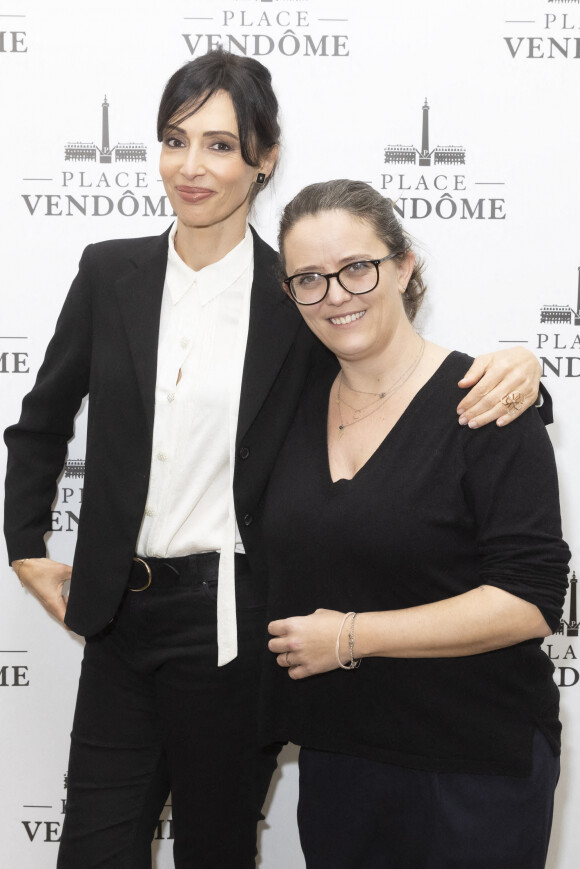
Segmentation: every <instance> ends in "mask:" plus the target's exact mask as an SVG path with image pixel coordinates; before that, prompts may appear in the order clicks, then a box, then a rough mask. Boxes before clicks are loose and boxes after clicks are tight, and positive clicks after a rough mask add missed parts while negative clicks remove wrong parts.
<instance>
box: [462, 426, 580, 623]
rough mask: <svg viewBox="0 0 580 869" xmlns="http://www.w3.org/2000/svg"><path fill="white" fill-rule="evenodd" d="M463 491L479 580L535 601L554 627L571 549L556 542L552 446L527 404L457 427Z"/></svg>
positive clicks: (557, 514) (557, 521)
mask: <svg viewBox="0 0 580 869" xmlns="http://www.w3.org/2000/svg"><path fill="white" fill-rule="evenodd" d="M463 448H464V457H465V462H466V470H465V475H464V481H463V485H464V491H465V496H466V499H467V501H468V503H469V504H470V506H471V508H472V510H473V514H474V516H475V521H476V526H477V546H478V554H479V557H480V564H481V567H480V576H481V582H482V584H485V585H492V586H496V587H498V588H502V589H504V590H505V591H507V592H510V593H511V594H514V595H516V596H517V597H521V598H523V599H524V600H527V601H529V602H530V603H533V604H535V605H536V606H537V607H538V609H539V610H540V612H541V613H542V615H543V617H544V619H545V620H546V622H547V624H548V625H549V626H550V628H551V629H552V631H555V630H557V628H558V627H559V624H560V619H561V617H562V608H563V604H564V598H565V594H566V587H567V574H568V560H569V558H570V551H569V549H568V547H567V545H566V543H565V542H564V541H563V540H562V528H561V520H560V505H559V495H558V479H557V473H556V465H555V461H554V451H553V449H552V445H551V443H550V440H549V438H548V435H547V433H546V431H545V428H544V425H543V424H542V422H541V420H540V418H539V415H538V413H537V412H536V411H535V410H534V409H531V410H530V411H529V412H528V413H525V414H523V416H521V417H520V418H519V419H517V420H516V421H514V422H513V423H512V424H511V425H509V426H507V427H505V428H498V427H497V426H491V425H490V426H486V427H485V428H482V429H478V430H476V431H468V430H464V443H463Z"/></svg>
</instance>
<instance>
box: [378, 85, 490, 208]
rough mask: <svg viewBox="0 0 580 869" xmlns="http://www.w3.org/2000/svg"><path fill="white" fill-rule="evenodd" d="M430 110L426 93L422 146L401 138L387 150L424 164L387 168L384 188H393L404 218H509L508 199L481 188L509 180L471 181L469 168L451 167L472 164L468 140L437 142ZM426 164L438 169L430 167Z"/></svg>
mask: <svg viewBox="0 0 580 869" xmlns="http://www.w3.org/2000/svg"><path fill="white" fill-rule="evenodd" d="M430 110H431V107H430V105H429V103H428V101H427V99H425V102H424V104H423V107H422V118H421V147H420V148H419V147H417V146H416V145H401V144H396V145H387V146H386V147H385V148H384V151H383V163H387V164H389V165H390V166H397V165H398V166H408V167H418V168H417V169H416V170H413V168H409V169H407V170H406V171H404V172H394V171H391V172H382V173H381V180H380V183H379V189H380V190H382V191H386V192H387V193H388V195H389V197H390V198H391V199H392V201H393V206H394V209H395V211H396V212H397V213H398V214H399V215H400V216H401V217H402V218H410V219H411V220H423V219H425V218H429V217H438V218H440V219H442V220H450V219H452V218H456V219H459V220H505V217H506V213H505V199H504V198H503V197H502V198H500V197H495V196H491V197H482V196H481V195H480V193H481V191H480V190H477V189H476V188H478V187H487V188H494V187H503V185H504V182H503V181H495V180H494V181H488V180H479V181H470V180H468V176H467V174H466V173H464V172H463V171H460V172H453V171H449V170H448V169H447V167H458V168H460V167H462V166H465V165H466V163H467V152H466V149H465V148H464V147H463V146H462V145H435V146H432V145H431V130H430ZM424 168H426V169H431V170H432V171H431V172H424V171H422V170H423V169H424ZM471 187H473V192H471Z"/></svg>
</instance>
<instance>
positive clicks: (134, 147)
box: [64, 95, 147, 163]
mask: <svg viewBox="0 0 580 869" xmlns="http://www.w3.org/2000/svg"><path fill="white" fill-rule="evenodd" d="M102 109H103V114H102V122H101V147H100V148H99V147H97V145H95V144H94V143H93V142H90V143H88V144H87V143H84V142H73V143H72V144H69V145H67V146H66V148H65V149H64V159H65V160H84V161H85V162H87V161H92V162H96V160H97V152H98V155H99V163H111V162H112V160H113V157H114V158H115V162H117V163H119V162H121V163H131V162H135V161H139V162H141V163H144V162H145V161H146V160H147V148H146V147H145V145H143V144H137V143H135V142H131V143H129V144H123V145H122V144H119V145H114V146H113V147H112V148H111V147H110V146H109V103H108V102H107V97H106V95H105V99H104V100H103V105H102Z"/></svg>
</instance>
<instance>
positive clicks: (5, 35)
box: [0, 12, 28, 54]
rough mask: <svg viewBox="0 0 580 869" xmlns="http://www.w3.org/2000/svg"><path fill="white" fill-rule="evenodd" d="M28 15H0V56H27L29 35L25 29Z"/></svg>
mask: <svg viewBox="0 0 580 869" xmlns="http://www.w3.org/2000/svg"><path fill="white" fill-rule="evenodd" d="M25 19H26V15H24V14H19V15H16V14H13V13H8V12H7V13H1V14H0V28H2V29H0V54H26V53H27V52H28V34H27V32H26V30H24V29H23V27H24V25H25Z"/></svg>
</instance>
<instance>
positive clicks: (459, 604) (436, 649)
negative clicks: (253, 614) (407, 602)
mask: <svg viewBox="0 0 580 869" xmlns="http://www.w3.org/2000/svg"><path fill="white" fill-rule="evenodd" d="M550 633H551V631H550V628H549V627H548V625H547V624H546V622H545V620H544V618H543V616H542V614H541V613H540V611H539V609H538V608H537V607H536V606H534V604H531V603H528V601H525V600H522V599H521V598H519V597H516V596H515V595H512V594H509V593H508V592H506V591H503V589H500V588H495V587H493V586H488V585H484V586H480V587H479V588H476V589H472V590H471V591H468V592H465V593H464V594H461V595H457V596H456V597H451V598H448V599H447V600H442V601H437V602H436V603H431V604H425V605H423V606H416V607H410V608H408V609H402V610H390V611H387V612H366V613H359V614H358V615H357V618H356V625H355V646H354V654H355V657H357V658H367V657H392V658H443V657H461V656H464V655H477V654H480V653H482V652H489V651H492V650H494V649H500V648H504V647H505V646H511V645H514V644H515V643H520V642H523V641H524V640H528V639H532V638H536V637H538V638H539V637H545V636H548V635H549V634H550ZM340 648H341V658H342V659H343V660H346V658H347V657H348V655H347V650H348V624H347V625H346V626H345V631H343V635H342V637H341V644H340Z"/></svg>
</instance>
